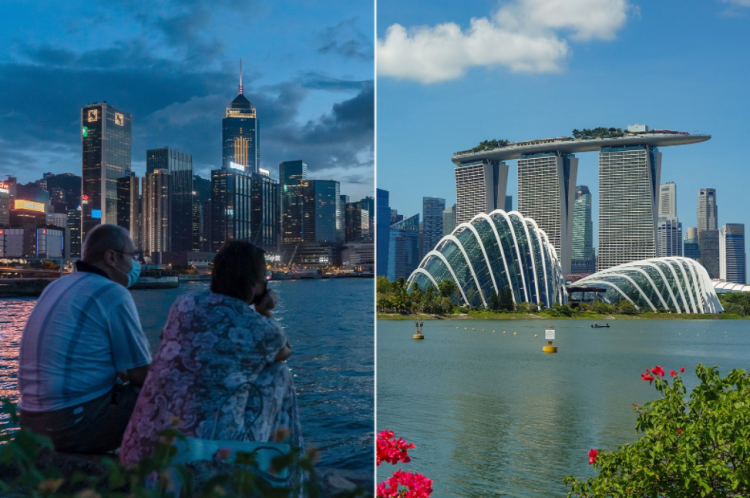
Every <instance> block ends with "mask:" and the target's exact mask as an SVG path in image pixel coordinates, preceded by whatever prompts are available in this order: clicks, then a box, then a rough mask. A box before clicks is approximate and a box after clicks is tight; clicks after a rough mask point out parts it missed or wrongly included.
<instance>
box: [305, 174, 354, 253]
mask: <svg viewBox="0 0 750 498" xmlns="http://www.w3.org/2000/svg"><path fill="white" fill-rule="evenodd" d="M302 186H303V190H304V197H305V199H304V210H303V212H304V221H303V226H304V231H303V238H304V241H305V243H308V244H311V243H319V244H320V243H328V244H332V243H338V242H343V241H344V238H343V237H342V235H344V233H345V230H344V222H345V220H344V216H343V215H344V212H343V211H344V210H343V208H342V206H341V197H340V185H339V182H337V181H335V180H307V181H305V182H303V183H302Z"/></svg>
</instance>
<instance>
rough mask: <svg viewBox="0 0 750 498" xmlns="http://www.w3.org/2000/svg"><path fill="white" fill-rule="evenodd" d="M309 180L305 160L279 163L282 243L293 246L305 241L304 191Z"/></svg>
mask: <svg viewBox="0 0 750 498" xmlns="http://www.w3.org/2000/svg"><path fill="white" fill-rule="evenodd" d="M306 180H307V163H306V162H305V161H284V162H283V163H280V164H279V184H280V186H281V230H282V234H283V235H282V244H283V245H284V246H292V245H296V244H300V243H302V242H303V224H304V191H303V188H302V183H303V182H304V181H306Z"/></svg>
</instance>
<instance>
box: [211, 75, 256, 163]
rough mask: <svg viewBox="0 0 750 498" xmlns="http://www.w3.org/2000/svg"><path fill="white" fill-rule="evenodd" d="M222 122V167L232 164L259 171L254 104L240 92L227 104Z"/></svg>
mask: <svg viewBox="0 0 750 498" xmlns="http://www.w3.org/2000/svg"><path fill="white" fill-rule="evenodd" d="M221 123H222V143H223V147H222V167H223V168H229V167H230V166H231V165H232V164H235V165H238V166H235V167H239V166H242V167H244V168H245V171H247V172H251V173H259V168H260V141H259V123H258V116H257V111H256V109H255V106H254V105H253V104H251V103H250V101H249V100H247V99H246V98H245V96H244V95H242V90H241V88H240V94H239V95H237V97H235V99H234V100H233V101H232V103H231V104H229V105H228V106H227V109H226V117H225V118H224V119H223V120H222V121H221Z"/></svg>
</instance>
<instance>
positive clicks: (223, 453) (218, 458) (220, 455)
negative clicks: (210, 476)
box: [214, 448, 232, 462]
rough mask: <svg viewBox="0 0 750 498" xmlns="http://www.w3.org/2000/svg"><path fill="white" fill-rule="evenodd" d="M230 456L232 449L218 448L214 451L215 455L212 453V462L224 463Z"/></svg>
mask: <svg viewBox="0 0 750 498" xmlns="http://www.w3.org/2000/svg"><path fill="white" fill-rule="evenodd" d="M231 456H232V449H231V448H219V449H218V450H216V453H214V461H215V462H226V461H227V460H229V457H231Z"/></svg>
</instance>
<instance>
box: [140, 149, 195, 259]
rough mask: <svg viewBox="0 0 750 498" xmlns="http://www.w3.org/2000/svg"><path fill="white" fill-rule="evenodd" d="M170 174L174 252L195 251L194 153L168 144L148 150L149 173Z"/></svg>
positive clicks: (171, 241) (170, 221)
mask: <svg viewBox="0 0 750 498" xmlns="http://www.w3.org/2000/svg"><path fill="white" fill-rule="evenodd" d="M155 170H167V171H169V174H170V177H171V178H170V181H171V185H170V203H171V204H172V206H171V209H170V215H171V219H170V220H169V226H170V229H169V230H170V233H169V237H170V247H171V250H172V251H175V252H187V251H192V250H193V220H192V218H193V156H192V155H190V154H188V153H185V152H180V151H179V150H175V149H172V148H169V147H163V148H161V149H149V150H147V151H146V172H147V173H151V172H153V171H155Z"/></svg>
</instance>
